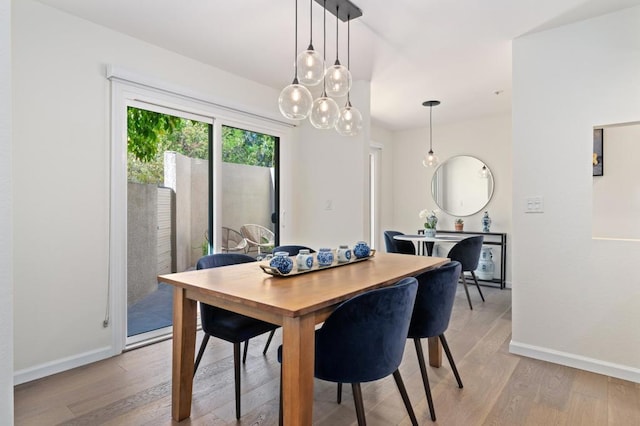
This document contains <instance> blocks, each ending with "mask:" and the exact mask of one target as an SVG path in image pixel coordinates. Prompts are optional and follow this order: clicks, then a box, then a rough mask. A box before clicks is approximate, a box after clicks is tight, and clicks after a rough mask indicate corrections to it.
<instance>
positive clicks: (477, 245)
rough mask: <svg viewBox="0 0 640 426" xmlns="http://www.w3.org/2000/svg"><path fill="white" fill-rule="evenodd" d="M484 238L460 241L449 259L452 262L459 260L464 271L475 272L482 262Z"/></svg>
mask: <svg viewBox="0 0 640 426" xmlns="http://www.w3.org/2000/svg"><path fill="white" fill-rule="evenodd" d="M483 239H484V238H483V236H482V235H478V236H476V237H469V238H465V239H464V240H462V241H458V242H457V243H456V245H454V246H453V247H452V248H451V250H449V254H448V255H447V257H448V258H449V259H451V260H457V261H458V262H460V264H461V265H462V270H463V271H475V270H476V269H477V268H478V262H479V261H480V250H481V249H482V241H483Z"/></svg>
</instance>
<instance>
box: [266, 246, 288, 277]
mask: <svg viewBox="0 0 640 426" xmlns="http://www.w3.org/2000/svg"><path fill="white" fill-rule="evenodd" d="M269 266H271V267H272V268H276V269H277V270H278V272H280V273H281V274H288V273H289V272H291V270H292V269H293V260H291V259H290V258H289V253H287V252H286V251H278V252H276V253H274V256H273V258H272V259H271V261H270V262H269Z"/></svg>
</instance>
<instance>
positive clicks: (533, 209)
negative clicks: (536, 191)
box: [524, 197, 544, 213]
mask: <svg viewBox="0 0 640 426" xmlns="http://www.w3.org/2000/svg"><path fill="white" fill-rule="evenodd" d="M524 212H525V213H544V199H543V198H542V197H527V198H526V200H525V207H524Z"/></svg>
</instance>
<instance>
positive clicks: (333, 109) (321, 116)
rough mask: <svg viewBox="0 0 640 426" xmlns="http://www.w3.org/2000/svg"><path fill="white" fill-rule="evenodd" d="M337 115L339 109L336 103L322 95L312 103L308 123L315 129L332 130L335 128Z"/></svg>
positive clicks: (324, 94)
mask: <svg viewBox="0 0 640 426" xmlns="http://www.w3.org/2000/svg"><path fill="white" fill-rule="evenodd" d="M339 114H340V109H339V108H338V104H337V103H336V101H334V100H333V99H331V98H329V97H328V96H327V94H326V93H323V94H322V97H320V98H318V99H316V100H315V101H313V104H312V106H311V115H309V121H311V124H312V125H313V127H315V128H316V129H333V128H334V127H335V126H336V122H337V121H338V115H339Z"/></svg>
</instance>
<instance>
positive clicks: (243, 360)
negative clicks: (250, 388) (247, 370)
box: [242, 339, 249, 364]
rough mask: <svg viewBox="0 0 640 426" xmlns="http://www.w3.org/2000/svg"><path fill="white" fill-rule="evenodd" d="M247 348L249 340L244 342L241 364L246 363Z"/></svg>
mask: <svg viewBox="0 0 640 426" xmlns="http://www.w3.org/2000/svg"><path fill="white" fill-rule="evenodd" d="M248 347H249V339H247V340H245V341H244V353H243V354H242V363H243V364H246V363H247V348H248Z"/></svg>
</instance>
